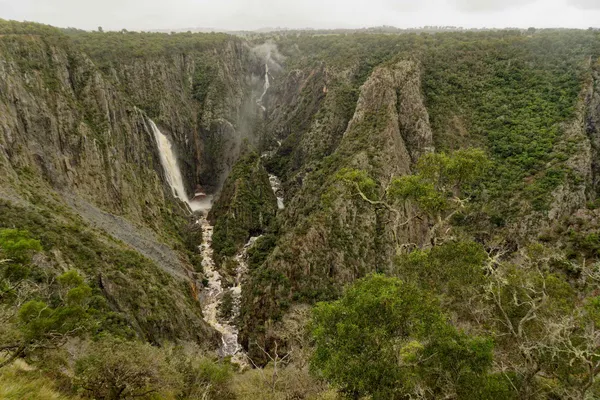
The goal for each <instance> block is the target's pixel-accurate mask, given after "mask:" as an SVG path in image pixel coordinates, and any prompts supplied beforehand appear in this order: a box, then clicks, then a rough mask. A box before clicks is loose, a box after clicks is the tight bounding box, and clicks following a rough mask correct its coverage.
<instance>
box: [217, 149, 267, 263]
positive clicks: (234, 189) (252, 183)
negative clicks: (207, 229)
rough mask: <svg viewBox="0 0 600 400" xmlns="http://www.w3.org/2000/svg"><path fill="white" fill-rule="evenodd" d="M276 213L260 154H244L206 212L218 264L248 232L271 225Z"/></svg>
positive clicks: (260, 231)
mask: <svg viewBox="0 0 600 400" xmlns="http://www.w3.org/2000/svg"><path fill="white" fill-rule="evenodd" d="M276 213H277V199H276V197H275V194H274V193H273V190H272V189H271V185H270V182H269V175H268V174H267V171H266V170H265V168H264V167H263V165H262V161H261V159H260V157H259V156H258V155H257V154H256V153H249V154H246V155H245V156H243V157H242V158H241V159H240V160H239V161H238V162H237V163H236V165H235V167H234V168H233V171H232V173H231V175H229V177H228V178H227V181H226V182H225V185H224V187H223V190H222V192H221V194H220V196H219V199H218V200H217V201H216V202H215V204H214V205H213V208H212V209H211V211H210V214H209V216H208V218H209V220H210V221H211V222H212V223H213V224H214V234H213V250H214V255H215V261H216V263H217V266H219V265H220V264H221V263H222V261H223V259H224V258H225V257H232V256H234V255H235V254H237V253H238V251H240V250H241V249H242V248H243V247H244V244H246V242H248V239H250V237H251V236H259V235H261V234H263V233H265V232H267V231H268V230H270V229H272V228H273V225H274V223H275V215H276Z"/></svg>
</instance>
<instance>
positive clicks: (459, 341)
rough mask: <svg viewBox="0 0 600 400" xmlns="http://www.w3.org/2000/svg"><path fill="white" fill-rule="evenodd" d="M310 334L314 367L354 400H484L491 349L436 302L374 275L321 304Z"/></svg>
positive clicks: (412, 287)
mask: <svg viewBox="0 0 600 400" xmlns="http://www.w3.org/2000/svg"><path fill="white" fill-rule="evenodd" d="M312 334H313V338H314V340H315V353H314V356H313V359H312V368H313V369H314V370H315V371H316V372H317V373H318V374H319V375H320V376H322V377H324V378H325V379H327V380H329V381H330V382H332V383H333V384H335V385H336V386H338V387H340V388H341V390H342V391H343V392H344V393H346V394H348V395H350V396H354V397H356V398H358V396H364V395H371V396H373V398H374V399H394V398H397V399H401V398H406V397H407V396H410V395H421V396H423V397H424V398H432V399H433V398H438V397H436V396H439V395H440V394H441V393H456V394H458V393H460V394H461V396H462V397H461V398H479V397H477V396H478V395H479V393H480V392H479V391H480V390H483V391H485V390H486V389H485V388H486V379H485V378H486V374H487V370H488V368H489V367H490V366H491V361H492V350H493V344H492V342H491V341H490V340H489V339H487V338H484V337H471V336H469V335H466V334H464V333H461V332H459V331H457V330H456V329H455V328H453V327H452V326H451V325H450V324H448V322H447V320H446V318H445V317H444V315H443V314H442V312H441V310H440V308H439V305H438V303H437V301H436V300H435V298H434V297H432V296H431V295H429V294H427V293H426V292H424V291H423V290H421V289H419V288H417V287H416V286H415V285H413V284H409V283H405V282H403V281H401V280H399V279H396V278H386V277H384V276H381V275H373V276H369V277H367V278H364V279H361V280H359V281H357V282H356V283H355V284H353V285H352V286H351V287H350V288H348V290H347V291H346V292H345V294H344V295H343V296H342V298H341V299H339V300H337V301H334V302H330V303H319V304H318V305H317V306H316V307H315V310H314V314H313V325H312ZM475 383H477V385H478V386H474V384H475Z"/></svg>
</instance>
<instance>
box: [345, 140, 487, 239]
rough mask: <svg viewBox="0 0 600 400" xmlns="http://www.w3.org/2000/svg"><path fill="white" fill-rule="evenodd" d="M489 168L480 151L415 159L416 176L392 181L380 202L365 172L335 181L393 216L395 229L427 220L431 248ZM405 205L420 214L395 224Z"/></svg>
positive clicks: (348, 172) (347, 174)
mask: <svg viewBox="0 0 600 400" xmlns="http://www.w3.org/2000/svg"><path fill="white" fill-rule="evenodd" d="M489 165H490V162H489V160H488V158H487V156H486V154H485V152H483V151H482V150H480V149H474V148H471V149H463V150H457V151H455V152H453V153H452V154H449V155H448V154H445V153H427V154H425V155H423V156H422V157H421V158H420V159H419V161H418V163H417V167H416V171H417V172H416V173H414V174H412V175H404V176H399V177H394V178H393V179H392V180H391V181H390V183H389V185H388V186H387V188H386V189H385V193H384V195H383V197H381V198H378V196H377V192H378V191H377V183H376V182H375V180H373V179H372V178H371V177H370V176H369V175H368V174H367V173H366V172H365V171H359V170H353V169H348V168H344V169H342V170H340V171H339V172H338V174H337V178H338V179H339V180H341V181H343V182H345V183H346V184H348V185H350V186H351V187H352V189H353V190H354V191H355V193H357V194H358V195H359V196H360V197H361V199H363V200H364V201H366V202H368V203H369V204H371V205H373V206H376V207H385V208H386V209H388V210H389V211H391V212H392V213H393V214H395V216H396V220H397V221H396V226H398V227H400V226H403V225H406V224H408V223H409V222H410V221H411V220H412V219H414V218H421V219H423V218H424V217H428V218H431V219H432V220H433V226H432V227H431V229H430V231H429V235H430V240H428V242H429V241H431V242H432V244H435V241H436V239H437V235H438V232H441V231H442V228H443V227H445V226H446V225H448V222H449V221H450V219H451V218H452V217H453V216H454V215H455V214H457V213H458V212H461V211H464V210H465V209H466V206H467V204H468V202H469V200H470V199H471V195H472V192H473V188H474V187H475V186H476V185H477V184H479V183H480V182H481V179H482V177H483V176H484V174H485V172H486V171H487V168H488V167H489ZM408 201H411V202H413V203H414V204H415V205H416V206H417V207H418V208H419V210H420V214H417V215H416V216H415V217H412V218H409V219H406V220H405V221H403V222H402V223H399V221H400V217H401V215H403V211H402V209H403V207H402V206H403V205H405V203H406V202H408Z"/></svg>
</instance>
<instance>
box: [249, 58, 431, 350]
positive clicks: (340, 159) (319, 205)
mask: <svg viewBox="0 0 600 400" xmlns="http://www.w3.org/2000/svg"><path fill="white" fill-rule="evenodd" d="M419 88H420V73H419V67H418V65H416V64H415V63H413V62H409V61H402V62H399V63H397V64H395V65H393V66H390V67H380V68H377V69H375V71H374V72H373V73H372V74H371V76H370V78H369V79H368V80H367V81H366V82H365V84H364V85H363V86H362V87H361V89H360V96H359V98H358V102H357V104H356V110H355V112H354V116H353V118H352V120H351V121H350V123H349V124H348V127H347V129H346V131H345V132H344V134H343V137H342V138H341V141H340V144H339V146H338V147H337V149H336V150H335V152H334V153H333V154H332V156H331V157H330V158H329V160H328V163H326V164H325V165H324V166H323V169H322V170H321V171H318V172H315V173H313V174H308V175H307V176H306V178H305V179H304V180H303V182H302V187H301V188H300V189H299V190H298V191H297V193H296V195H295V196H294V198H293V199H292V200H291V205H290V207H289V208H290V209H291V210H292V211H289V213H294V214H289V213H288V214H286V215H285V216H284V218H283V220H282V231H283V232H284V234H283V236H282V238H281V239H280V241H279V243H278V245H277V247H276V248H275V249H274V251H273V252H272V253H271V255H270V256H269V258H268V259H267V261H266V262H265V263H264V265H263V266H261V267H260V268H259V269H258V270H255V271H252V275H251V279H250V282H249V283H248V285H247V286H248V289H247V290H244V291H243V296H244V299H243V301H244V308H243V309H244V310H245V312H246V315H245V316H244V324H245V326H244V327H243V332H242V338H243V340H245V344H246V345H248V344H249V343H252V342H254V340H256V339H257V338H258V339H259V340H264V341H266V342H268V336H269V332H268V329H267V330H266V331H265V330H264V329H263V326H265V325H266V326H269V322H268V321H273V320H276V319H277V318H279V317H280V316H281V315H282V309H284V308H285V304H289V302H290V301H302V302H312V301H315V300H323V299H327V298H331V297H335V296H336V295H337V294H338V293H339V292H340V290H341V289H342V288H343V286H344V284H345V283H348V282H351V281H353V280H354V279H356V278H358V277H361V276H364V275H365V274H367V273H369V272H373V271H385V270H387V269H388V268H389V266H390V264H391V261H392V258H393V256H394V255H395V251H396V250H395V249H396V246H397V245H398V244H402V243H420V241H422V240H423V237H424V234H425V232H426V230H427V226H426V225H425V224H424V223H423V222H421V221H415V222H411V223H405V222H406V220H408V219H409V218H410V217H411V216H413V215H414V212H413V210H411V209H410V208H404V209H402V210H401V214H402V216H401V218H400V219H397V218H396V217H395V215H394V213H392V212H390V211H389V210H387V209H385V208H383V207H377V206H373V205H372V204H369V203H368V202H366V201H364V200H362V199H361V198H360V197H359V196H357V193H356V191H355V190H354V188H352V187H351V186H348V185H346V184H345V183H344V182H342V181H340V180H339V179H338V177H337V174H338V173H339V171H340V170H341V169H342V168H351V169H356V170H361V171H365V172H366V173H367V174H368V175H369V176H370V177H371V178H372V179H374V181H375V182H376V184H377V189H376V190H377V192H378V196H384V193H385V188H386V187H387V185H388V183H389V182H390V180H391V178H392V177H393V176H398V175H403V174H408V173H410V172H411V169H412V167H413V164H414V162H415V161H416V160H417V159H418V158H419V156H420V155H421V154H423V153H424V152H427V151H431V150H432V146H433V145H432V134H431V129H430V127H429V119H428V114H427V111H426V109H425V107H424V105H423V99H422V95H421V93H420V90H419ZM315 203H316V204H315ZM292 221H293V222H292ZM251 350H252V349H251ZM256 356H259V354H256Z"/></svg>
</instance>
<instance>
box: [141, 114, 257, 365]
mask: <svg viewBox="0 0 600 400" xmlns="http://www.w3.org/2000/svg"><path fill="white" fill-rule="evenodd" d="M149 123H150V127H151V128H152V132H153V133H154V137H155V138H156V143H157V145H158V151H159V155H160V161H161V164H162V166H163V169H164V172H165V176H166V178H167V182H168V183H169V185H170V186H171V189H172V190H173V194H174V195H175V196H176V197H177V198H179V199H180V200H182V201H185V202H186V203H187V204H188V205H189V206H190V208H191V209H192V210H193V211H197V210H202V211H203V213H202V215H200V216H199V219H198V220H197V221H196V223H197V224H199V225H200V226H201V228H202V239H203V240H202V244H201V245H200V252H201V253H202V266H203V267H204V275H205V277H206V278H207V280H208V285H207V288H206V290H205V291H204V292H203V293H202V297H203V300H204V301H203V304H204V305H203V308H202V312H203V314H204V319H205V320H206V322H208V323H209V324H210V325H211V326H212V327H213V328H215V329H216V330H217V331H218V332H219V333H221V339H222V345H221V349H220V352H221V355H222V356H232V361H233V362H236V363H238V364H240V365H242V366H243V365H246V361H245V359H244V354H243V351H242V348H241V346H240V345H239V343H238V329H237V328H236V327H235V326H234V324H233V319H234V318H235V317H237V315H239V309H240V301H241V281H242V276H243V274H244V273H245V271H246V269H247V266H246V264H245V259H246V251H247V249H248V245H247V246H246V247H244V249H243V250H242V251H241V252H240V253H239V254H238V256H237V257H236V261H237V262H238V272H237V277H236V285H235V287H234V288H232V289H231V291H232V299H233V314H234V316H233V318H231V319H230V320H228V321H225V320H223V319H222V318H220V316H219V309H220V306H221V303H222V299H223V294H224V293H225V290H224V289H223V284H222V279H221V275H220V274H219V272H218V271H217V270H216V268H215V264H214V261H213V249H212V232H213V227H212V226H211V225H210V223H209V222H208V220H207V219H206V216H205V215H204V214H206V212H207V211H208V210H210V207H211V205H212V204H211V202H212V196H207V197H206V198H204V199H203V200H190V198H189V197H188V196H187V193H186V191H185V186H184V184H183V177H182V175H181V170H180V169H179V164H178V162H177V158H176V156H175V152H174V151H173V146H172V144H171V142H170V141H169V139H168V138H167V137H166V136H165V135H164V134H163V133H162V132H161V131H160V130H159V129H158V127H157V126H156V124H155V123H154V121H152V120H149ZM254 240H256V238H253V239H251V241H250V242H249V243H254Z"/></svg>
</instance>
